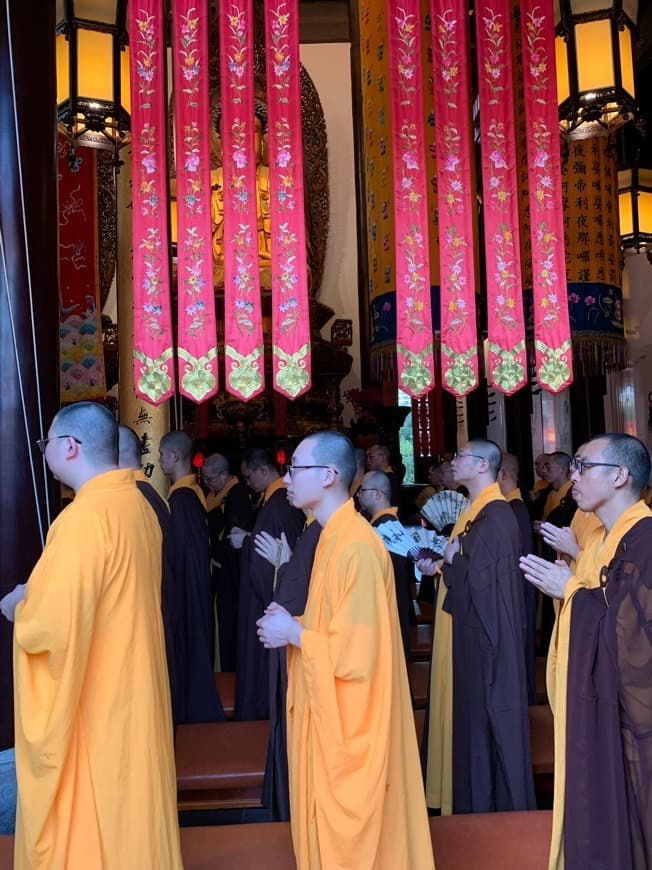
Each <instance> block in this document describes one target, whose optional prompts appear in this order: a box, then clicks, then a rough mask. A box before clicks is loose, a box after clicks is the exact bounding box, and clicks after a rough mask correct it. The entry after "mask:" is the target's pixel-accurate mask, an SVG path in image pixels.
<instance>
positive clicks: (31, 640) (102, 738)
mask: <svg viewBox="0 0 652 870" xmlns="http://www.w3.org/2000/svg"><path fill="white" fill-rule="evenodd" d="M14 675H15V696H16V698H15V701H16V703H15V720H16V769H17V776H18V813H17V820H16V841H15V864H14V867H15V868H17V870H91V868H92V870H141V868H157V870H176V868H181V866H182V864H181V854H180V847H179V831H178V824H177V813H176V777H175V770H174V755H173V746H172V720H171V711H170V690H169V685H168V677H167V670H166V663H165V646H164V639H163V624H162V620H161V530H160V527H159V524H158V521H157V519H156V515H155V513H154V512H153V511H152V509H151V508H150V507H149V505H148V504H147V501H146V500H145V499H144V498H143V497H142V495H141V494H140V492H139V491H138V489H137V488H136V484H135V479H134V475H133V472H131V471H129V470H115V471H109V472H106V473H104V474H100V475H98V476H97V477H94V478H93V479H92V480H90V481H88V482H87V483H86V484H84V486H82V487H81V488H80V489H79V492H78V493H77V495H76V497H75V500H74V501H73V502H72V504H70V505H69V507H67V508H66V509H65V510H64V511H63V512H62V513H61V514H60V515H59V517H57V519H56V520H55V522H54V523H53V525H52V527H51V528H50V531H49V533H48V538H47V542H46V546H45V550H44V551H43V555H42V556H41V558H40V559H39V561H38V563H37V564H36V566H35V568H34V570H33V572H32V574H31V576H30V578H29V581H28V583H27V589H26V596H25V601H24V602H23V603H22V604H20V605H19V606H18V607H17V609H16V623H15V631H14Z"/></svg>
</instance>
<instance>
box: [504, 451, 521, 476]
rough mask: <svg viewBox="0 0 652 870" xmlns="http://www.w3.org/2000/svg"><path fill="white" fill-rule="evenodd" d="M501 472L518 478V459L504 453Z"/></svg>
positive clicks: (511, 454)
mask: <svg viewBox="0 0 652 870" xmlns="http://www.w3.org/2000/svg"><path fill="white" fill-rule="evenodd" d="M500 468H501V471H504V472H505V474H508V475H509V476H510V477H518V459H517V457H516V456H514V454H513V453H503V461H502V465H501V466H500Z"/></svg>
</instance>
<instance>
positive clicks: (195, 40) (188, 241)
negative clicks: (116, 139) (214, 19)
mask: <svg viewBox="0 0 652 870" xmlns="http://www.w3.org/2000/svg"><path fill="white" fill-rule="evenodd" d="M207 18H208V8H207V6H206V5H205V4H202V3H199V4H197V2H196V0H174V5H173V8H172V25H173V38H172V60H173V68H174V102H175V106H174V119H175V134H176V135H175V145H176V153H175V165H176V172H177V232H178V236H177V238H178V243H177V292H178V302H177V354H178V357H179V392H181V393H182V394H183V395H184V396H187V397H188V398H189V399H192V400H193V401H195V402H203V401H205V400H206V399H208V398H209V397H210V396H212V395H214V394H215V393H216V392H217V333H216V324H215V293H214V290H213V253H212V244H211V212H210V171H211V170H210V145H209V141H210V129H209V124H210V111H209V98H208V77H209V76H208V21H207Z"/></svg>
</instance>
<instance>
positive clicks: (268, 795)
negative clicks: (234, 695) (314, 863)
mask: <svg viewBox="0 0 652 870" xmlns="http://www.w3.org/2000/svg"><path fill="white" fill-rule="evenodd" d="M320 534H321V526H320V525H319V523H318V522H317V520H313V521H312V522H311V523H310V525H309V526H308V527H307V528H306V530H305V531H304V532H303V533H302V534H301V535H300V536H299V538H298V539H297V542H296V545H295V547H294V551H293V553H292V557H291V559H290V561H289V562H287V563H286V564H285V565H282V566H281V567H280V568H279V570H278V574H277V578H276V589H275V590H274V601H277V602H278V603H279V604H281V605H282V606H283V607H285V609H286V610H287V611H288V612H289V613H291V614H292V616H301V614H302V613H303V611H304V610H305V607H306V600H307V598H308V587H309V585H310V573H311V571H312V563H313V562H314V561H315V550H316V549H317V542H318V541H319V535H320ZM287 691H288V674H287V657H286V651H285V647H281V648H279V649H271V650H270V651H269V743H268V745H267V762H266V764H265V780H264V782H263V805H264V806H266V807H267V808H268V809H270V810H271V811H272V818H273V820H274V821H275V822H289V821H290V786H289V781H288V751H287V713H286V706H285V705H286V699H287Z"/></svg>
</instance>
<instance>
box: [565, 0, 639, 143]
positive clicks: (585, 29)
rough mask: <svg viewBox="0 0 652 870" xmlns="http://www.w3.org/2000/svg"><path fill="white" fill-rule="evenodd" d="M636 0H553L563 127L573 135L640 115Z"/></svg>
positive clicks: (611, 127)
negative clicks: (635, 55)
mask: <svg viewBox="0 0 652 870" xmlns="http://www.w3.org/2000/svg"><path fill="white" fill-rule="evenodd" d="M637 18H638V0H555V20H556V24H557V30H556V33H557V38H556V61H557V98H558V103H559V117H560V121H561V127H562V129H563V130H565V131H566V132H568V133H572V134H573V135H574V136H582V135H585V136H586V135H592V134H594V133H595V132H596V128H601V129H603V130H604V129H605V128H607V129H613V128H614V127H618V126H620V125H622V124H625V123H626V122H627V121H629V120H631V119H632V118H633V117H634V116H635V114H636V109H637V105H636V98H635V93H634V62H633V54H632V41H633V36H634V33H635V30H636V22H637Z"/></svg>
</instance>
